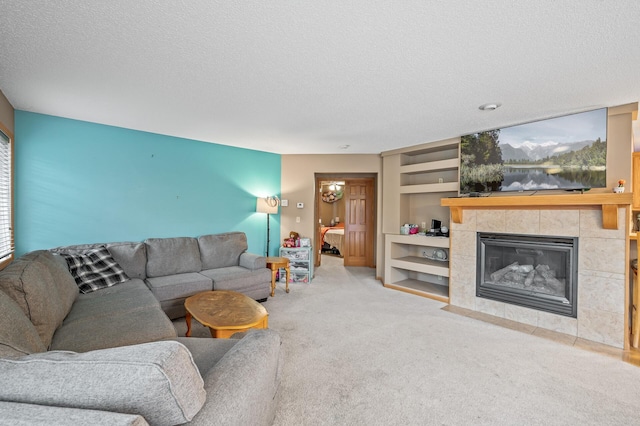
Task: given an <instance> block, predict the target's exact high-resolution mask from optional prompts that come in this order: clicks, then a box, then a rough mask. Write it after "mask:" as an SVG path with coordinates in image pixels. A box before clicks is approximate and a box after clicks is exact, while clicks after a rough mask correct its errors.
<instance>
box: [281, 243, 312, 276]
mask: <svg viewBox="0 0 640 426" xmlns="http://www.w3.org/2000/svg"><path fill="white" fill-rule="evenodd" d="M311 253H313V250H312V249H311V247H280V257H286V258H287V259H289V270H290V272H291V274H290V279H289V282H291V283H310V282H311V280H312V279H313V257H312V256H311ZM285 280H286V277H285V270H284V269H280V281H285Z"/></svg>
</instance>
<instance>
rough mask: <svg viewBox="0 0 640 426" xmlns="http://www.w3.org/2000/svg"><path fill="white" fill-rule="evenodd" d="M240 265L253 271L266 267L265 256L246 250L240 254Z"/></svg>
mask: <svg viewBox="0 0 640 426" xmlns="http://www.w3.org/2000/svg"><path fill="white" fill-rule="evenodd" d="M240 266H242V267H243V268H247V269H250V270H252V271H255V270H256V269H262V268H266V267H267V258H266V257H264V256H260V255H257V254H253V253H247V252H246V251H245V252H244V253H242V254H241V255H240Z"/></svg>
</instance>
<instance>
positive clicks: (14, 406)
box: [0, 401, 149, 426]
mask: <svg viewBox="0 0 640 426" xmlns="http://www.w3.org/2000/svg"><path fill="white" fill-rule="evenodd" d="M0 419H2V420H1V422H2V423H3V424H8V425H9V424H10V425H29V426H50V425H66V426H74V425H77V426H85V425H109V426H148V425H149V423H147V421H146V420H145V419H144V417H142V416H139V415H136V414H123V413H114V412H112V411H98V410H84V409H82V408H67V407H53V406H49V405H36V404H22V403H19V402H7V401H0Z"/></svg>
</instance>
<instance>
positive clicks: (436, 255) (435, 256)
mask: <svg viewBox="0 0 640 426" xmlns="http://www.w3.org/2000/svg"><path fill="white" fill-rule="evenodd" d="M424 257H426V258H427V259H431V260H437V261H439V262H446V261H447V260H448V259H449V255H448V254H447V251H446V250H445V249H435V250H434V251H433V253H431V255H428V254H426V253H425V255H424Z"/></svg>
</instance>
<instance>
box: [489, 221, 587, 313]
mask: <svg viewBox="0 0 640 426" xmlns="http://www.w3.org/2000/svg"><path fill="white" fill-rule="evenodd" d="M577 243H578V239H577V238H574V237H555V236H538V235H517V234H496V233H478V244H477V250H478V256H477V262H478V264H477V265H476V266H477V268H476V271H477V280H476V295H477V296H478V297H483V298H487V299H492V300H498V301H501V302H506V303H511V304H515V305H520V306H526V307H528V308H533V309H538V310H542V311H547V312H553V313H556V314H560V315H566V316H571V317H574V318H575V317H576V313H577V284H578V283H577V259H578V256H577V251H578V245H577Z"/></svg>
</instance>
